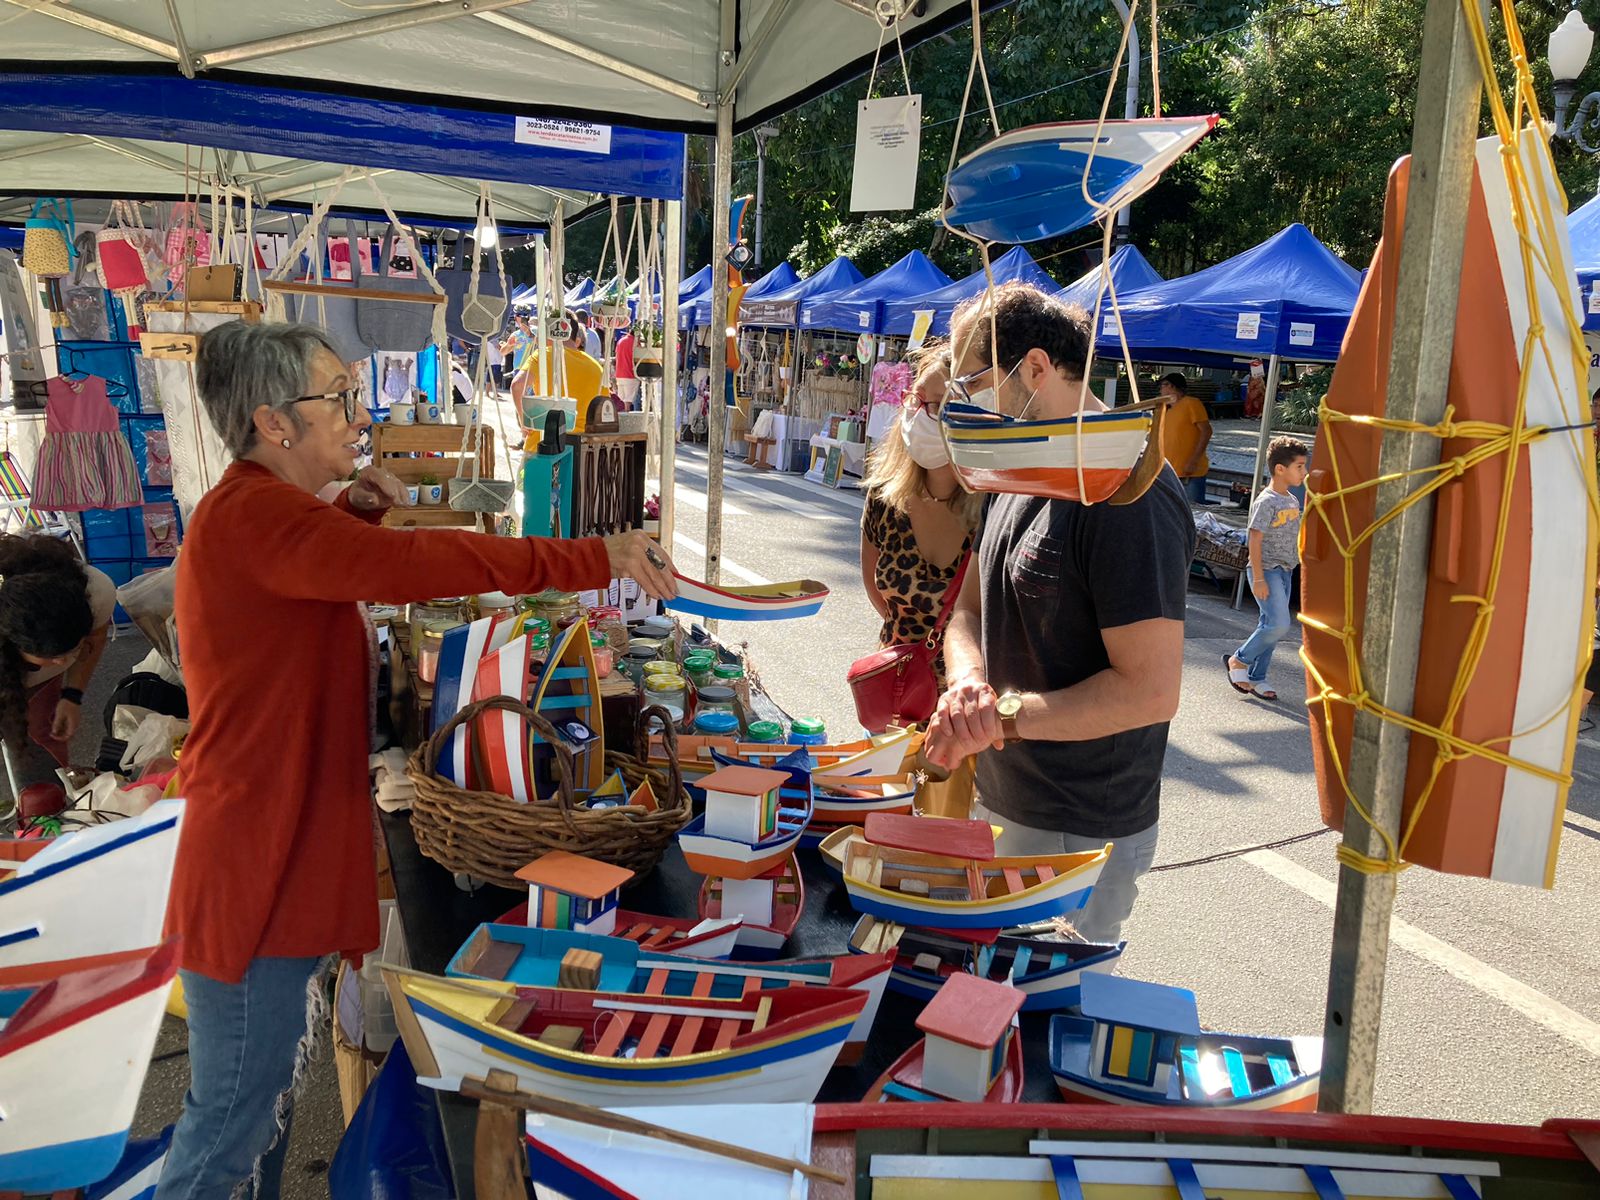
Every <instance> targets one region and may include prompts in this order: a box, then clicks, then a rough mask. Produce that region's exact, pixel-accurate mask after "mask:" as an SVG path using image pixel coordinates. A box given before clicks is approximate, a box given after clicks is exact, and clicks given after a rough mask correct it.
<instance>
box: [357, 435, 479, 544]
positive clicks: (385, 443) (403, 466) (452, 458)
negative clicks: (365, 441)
mask: <svg viewBox="0 0 1600 1200" xmlns="http://www.w3.org/2000/svg"><path fill="white" fill-rule="evenodd" d="M461 435H462V429H461V426H459V425H388V424H379V425H374V426H373V427H372V461H373V463H374V464H375V465H377V466H380V467H383V468H384V469H385V470H388V471H392V472H394V474H395V475H396V476H398V477H399V478H400V480H401V481H402V482H404V483H407V484H416V483H419V482H420V481H421V479H422V477H423V476H424V475H434V476H437V477H438V479H439V482H440V483H441V484H443V485H444V487H445V499H444V502H443V503H441V504H436V505H418V506H417V507H416V508H395V509H390V510H389V512H388V514H387V515H386V516H385V517H384V519H383V523H384V524H385V525H391V526H394V527H395V528H398V529H436V528H472V527H475V526H476V525H477V523H478V516H479V514H477V513H471V512H457V511H456V510H455V509H453V508H451V507H450V504H449V489H450V480H451V479H452V478H454V477H455V473H456V467H457V465H458V464H459V462H460V460H461ZM423 456H427V457H423ZM478 458H479V467H478V473H479V476H480V477H481V478H484V479H493V478H494V462H495V458H494V430H492V429H489V428H487V427H480V428H479V430H478ZM471 471H472V466H471V463H470V462H469V463H468V465H467V469H466V471H464V472H463V474H465V475H470V474H471Z"/></svg>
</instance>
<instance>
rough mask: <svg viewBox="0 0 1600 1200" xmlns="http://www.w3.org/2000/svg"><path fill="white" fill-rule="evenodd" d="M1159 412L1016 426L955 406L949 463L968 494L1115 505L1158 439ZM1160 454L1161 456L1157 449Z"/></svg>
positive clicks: (949, 413)
mask: <svg viewBox="0 0 1600 1200" xmlns="http://www.w3.org/2000/svg"><path fill="white" fill-rule="evenodd" d="M1159 412H1160V409H1159V408H1157V409H1154V410H1152V409H1148V408H1141V409H1132V408H1130V409H1127V410H1124V409H1110V410H1108V411H1105V412H1085V413H1084V414H1083V415H1082V417H1066V418H1063V419H1060V420H1051V421H1018V420H1013V419H1012V418H1010V417H1006V416H1002V415H1000V414H999V413H993V412H989V411H988V410H987V409H982V408H975V407H973V406H972V405H970V404H957V403H954V402H952V403H949V404H946V405H945V406H944V409H943V410H942V412H941V413H940V417H939V419H940V423H941V426H942V428H943V430H944V437H945V444H946V446H947V447H948V448H949V452H950V465H951V466H952V467H954V468H955V472H956V476H957V478H959V479H960V480H961V485H962V486H963V487H965V488H966V489H967V490H968V491H969V492H1012V493H1020V494H1021V495H1024V496H1045V497H1048V498H1050V499H1052V500H1076V501H1078V502H1080V503H1083V504H1098V503H1100V502H1102V501H1105V500H1110V499H1111V498H1112V496H1114V495H1116V493H1117V490H1118V489H1119V488H1121V487H1122V486H1123V485H1124V484H1126V483H1127V482H1128V481H1129V478H1130V477H1131V476H1132V475H1133V473H1134V468H1135V467H1137V466H1138V465H1139V464H1140V460H1141V458H1142V457H1144V455H1145V451H1146V447H1147V446H1148V445H1149V444H1150V441H1151V438H1152V435H1153V434H1156V433H1157V430H1158V424H1157V421H1156V417H1155V414H1156V413H1159ZM1157 440H1158V441H1159V438H1158V439H1157ZM1157 451H1158V457H1159V445H1158V446H1157Z"/></svg>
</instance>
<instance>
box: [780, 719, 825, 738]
mask: <svg viewBox="0 0 1600 1200" xmlns="http://www.w3.org/2000/svg"><path fill="white" fill-rule="evenodd" d="M789 728H790V729H791V730H792V731H793V732H795V733H800V734H804V735H805V736H806V737H816V736H817V735H818V734H820V733H822V732H823V731H824V729H825V728H826V726H824V725H823V723H822V722H821V721H819V720H817V719H816V718H815V717H796V718H795V719H794V720H793V721H790V722H789Z"/></svg>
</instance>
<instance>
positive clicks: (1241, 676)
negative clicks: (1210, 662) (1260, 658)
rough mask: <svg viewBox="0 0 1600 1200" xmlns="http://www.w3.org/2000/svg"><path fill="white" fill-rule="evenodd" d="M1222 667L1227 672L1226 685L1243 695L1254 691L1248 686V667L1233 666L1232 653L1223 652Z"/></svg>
mask: <svg viewBox="0 0 1600 1200" xmlns="http://www.w3.org/2000/svg"><path fill="white" fill-rule="evenodd" d="M1222 669H1223V670H1224V671H1226V672H1227V673H1228V686H1229V687H1231V688H1233V690H1234V691H1236V692H1238V693H1239V694H1240V695H1245V696H1248V695H1249V694H1250V693H1251V692H1253V691H1255V689H1254V688H1252V687H1251V686H1250V668H1249V667H1236V666H1234V665H1233V655H1231V654H1224V655H1223V656H1222Z"/></svg>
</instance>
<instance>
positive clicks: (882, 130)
mask: <svg viewBox="0 0 1600 1200" xmlns="http://www.w3.org/2000/svg"><path fill="white" fill-rule="evenodd" d="M921 147H922V97H921V96H920V95H914V96H885V97H884V98H883V99H881V100H863V101H861V103H860V104H858V105H857V106H856V169H855V177H854V179H853V181H852V184H851V188H850V211H851V212H883V211H885V210H887V209H892V208H910V207H912V206H913V205H914V204H915V203H916V200H917V156H918V153H919V151H920V150H921Z"/></svg>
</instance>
